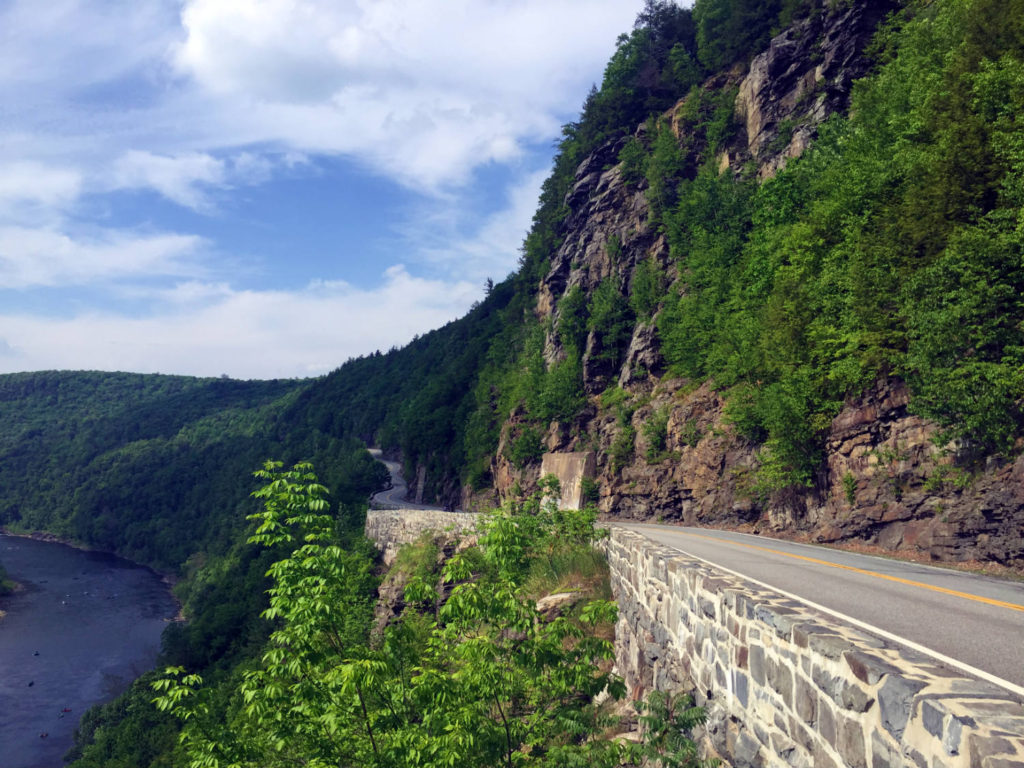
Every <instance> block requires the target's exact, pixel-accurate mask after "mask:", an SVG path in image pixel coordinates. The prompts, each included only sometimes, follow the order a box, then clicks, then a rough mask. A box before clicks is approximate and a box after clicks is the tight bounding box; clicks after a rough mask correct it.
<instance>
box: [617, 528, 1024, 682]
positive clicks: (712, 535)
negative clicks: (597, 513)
mask: <svg viewBox="0 0 1024 768" xmlns="http://www.w3.org/2000/svg"><path fill="white" fill-rule="evenodd" d="M612 524H613V525H614V526H618V527H621V528H625V529H628V530H631V531H635V532H636V533H639V534H642V535H643V536H646V537H647V538H649V539H651V540H652V541H655V542H658V543H659V544H665V545H667V546H670V547H673V548H674V549H678V550H679V551H680V552H683V553H684V554H687V555H689V556H691V557H695V558H698V559H700V560H703V561H705V562H708V563H711V564H713V565H716V566H718V567H720V568H724V569H726V570H729V571H732V572H733V573H736V574H738V575H740V576H744V577H746V578H747V579H750V580H753V581H756V582H758V583H760V584H761V585H762V586H766V587H770V588H771V589H774V590H775V591H778V592H783V593H786V594H787V595H788V596H790V597H794V598H796V599H798V600H801V601H802V602H804V603H806V604H808V605H810V606H812V607H814V608H818V609H822V610H825V611H826V612H828V613H831V614H832V615H835V616H838V617H840V618H842V619H844V620H847V621H852V623H855V624H858V625H860V626H861V627H862V628H866V629H869V630H872V631H875V632H876V633H877V634H881V635H883V636H885V637H888V638H889V639H890V640H895V641H897V642H900V643H902V644H903V645H907V646H909V647H913V648H916V649H917V650H919V651H925V652H927V653H929V654H930V655H932V656H935V657H937V658H939V659H940V661H943V662H944V663H946V664H947V665H950V666H954V667H957V668H959V669H960V670H961V671H966V672H968V673H971V674H975V675H977V676H979V677H982V678H983V679H987V680H989V681H990V682H994V683H996V684H998V685H1001V686H1002V687H1003V688H1006V689H1007V690H1010V691H1011V692H1013V693H1016V694H1017V695H1020V696H1022V697H1024V583H1020V582H1012V581H1003V580H1000V579H994V578H990V577H986V576H977V575H974V574H969V573H963V572H960V571H953V570H947V569H943V568H935V567H932V566H927V565H920V564H917V563H908V562H904V561H900V560H889V559H885V558H880V557H871V556H868V555H859V554H854V553H851V552H843V551H840V550H834V549H828V548H826V547H819V546H814V545H809V544H796V543H794V542H789V541H781V540H779V539H771V538H767V537H764V536H752V535H749V534H742V533H733V532H730V531H716V530H711V529H705V528H684V527H679V526H666V525H645V524H638V523H622V522H617V521H616V522H614V523H612Z"/></svg>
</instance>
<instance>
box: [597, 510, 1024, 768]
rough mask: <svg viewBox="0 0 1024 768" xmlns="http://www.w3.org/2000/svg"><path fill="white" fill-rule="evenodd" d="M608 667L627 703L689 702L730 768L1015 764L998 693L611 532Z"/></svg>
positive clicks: (1020, 753) (1022, 726) (1019, 759)
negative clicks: (658, 697) (677, 698)
mask: <svg viewBox="0 0 1024 768" xmlns="http://www.w3.org/2000/svg"><path fill="white" fill-rule="evenodd" d="M604 546H605V547H606V550H607V554H608V562H609V566H610V569H611V577H612V590H613V592H614V594H615V597H616V599H617V600H618V603H619V622H618V626H617V627H616V633H615V641H616V665H617V668H618V671H619V673H620V674H622V675H623V676H624V677H625V679H626V683H627V685H628V686H629V688H630V691H631V693H632V695H633V696H634V697H635V698H639V697H641V696H643V695H644V694H645V693H646V692H647V691H649V690H651V689H652V688H656V689H659V690H663V691H668V692H673V691H692V692H693V693H694V695H695V698H696V700H697V703H698V704H701V705H704V706H706V707H707V708H708V713H709V721H708V726H707V731H708V734H707V735H708V741H709V742H710V746H711V748H712V749H713V750H715V751H717V752H718V753H719V755H721V756H722V757H723V758H725V759H726V760H727V761H729V762H731V763H732V764H733V765H734V766H737V768H739V767H742V766H780V767H781V766H793V767H795V768H802V767H803V766H807V767H810V766H814V768H833V767H836V768H838V767H839V766H848V767H849V768H888V767H889V766H900V767H901V768H903V767H905V768H954V767H955V766H964V767H965V768H967V767H970V768H1010V766H1024V705H1022V703H1021V701H1020V700H1019V699H1016V698H1015V697H1013V696H1012V695H1011V694H1010V693H1008V692H1006V691H1004V690H1003V689H1001V688H999V687H997V686H995V685H993V684H990V683H986V682H981V681H978V680H976V679H973V678H969V677H966V676H963V675H962V674H961V673H959V672H956V671H955V670H951V669H948V668H944V667H942V666H940V665H939V664H938V663H937V662H935V661H934V660H932V659H931V658H929V657H927V656H925V655H923V654H919V653H916V652H913V651H910V650H907V649H903V648H899V647H897V646H895V645H894V644H892V643H889V642H885V641H882V640H880V639H878V638H875V637H872V636H871V635H869V634H867V633H866V632H864V631H862V630H859V629H857V628H855V627H853V626H848V625H844V624H843V623H842V622H839V621H838V620H836V619H834V618H832V617H829V616H825V615H823V614H820V613H817V612H815V611H813V610H812V609H810V608H807V607H805V606H803V605H802V604H800V603H798V602H795V601H793V600H789V599H787V598H784V597H782V596H781V595H778V594H776V593H773V592H771V591H768V590H766V589H763V588H760V587H758V586H757V585H755V584H752V583H750V582H747V581H745V580H743V579H741V578H739V577H736V576H732V575H730V574H727V573H725V572H724V571H717V570H716V569H714V568H712V567H710V566H708V565H706V564H704V563H702V562H700V561H697V560H693V559H691V558H688V557H686V556H684V555H681V554H680V553H679V552H677V551H676V550H673V549H671V548H668V547H663V546H661V545H658V544H655V543H653V542H651V541H649V540H647V539H645V538H643V537H642V536H640V535H638V534H635V533H633V532H631V531H626V530H624V529H621V528H612V535H611V537H610V539H609V540H608V541H607V542H606V544H605V545H604Z"/></svg>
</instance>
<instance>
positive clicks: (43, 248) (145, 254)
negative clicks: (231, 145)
mask: <svg viewBox="0 0 1024 768" xmlns="http://www.w3.org/2000/svg"><path fill="white" fill-rule="evenodd" d="M203 244H204V243H203V240H202V239H201V238H199V237H196V236H194V235H178V234H156V235H132V234H129V233H125V232H117V231H105V232H100V233H99V234H97V235H94V236H92V237H89V238H75V237H71V236H69V235H67V234H65V233H63V232H58V231H54V230H49V229H29V228H25V227H16V226H7V227H0V288H15V289H24V288H30V287H39V286H47V287H49V286H68V285H83V284H87V283H93V282H98V281H109V280H119V279H124V278H143V277H152V276H168V275H171V276H174V275H178V276H184V275H201V274H203V271H204V270H203V269H202V267H201V266H200V265H199V264H198V262H197V260H196V257H197V256H198V253H199V251H200V250H201V247H202V246H203Z"/></svg>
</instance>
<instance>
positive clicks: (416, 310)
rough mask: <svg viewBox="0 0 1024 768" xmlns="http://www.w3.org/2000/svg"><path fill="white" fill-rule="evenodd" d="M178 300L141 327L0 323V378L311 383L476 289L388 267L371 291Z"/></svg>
mask: <svg viewBox="0 0 1024 768" xmlns="http://www.w3.org/2000/svg"><path fill="white" fill-rule="evenodd" d="M178 293H179V295H178V296H177V298H178V299H179V301H172V302H169V303H168V304H167V305H165V306H163V307H162V308H161V309H160V310H158V311H157V312H155V313H154V314H153V315H151V316H149V317H145V318H133V317H125V316H122V315H118V314H112V313H101V312H90V313H85V314H81V315H79V316H76V317H74V318H72V319H49V318H40V317H35V316H29V315H17V314H7V315H0V327H2V328H3V329H4V337H5V339H6V340H7V341H8V347H7V348H6V349H4V350H0V370H2V371H16V370H33V369H40V368H62V369H100V370H128V371H138V372H172V371H173V372H175V373H187V374H193V375H199V376H216V375H220V374H221V373H227V374H229V375H231V376H233V377H238V378H275V377H278V378H279V377H292V376H310V375H317V374H321V373H325V372H327V371H329V370H331V369H333V368H336V367H337V366H338V365H339V364H340V363H341V362H342V361H344V360H345V359H347V358H348V357H352V356H356V355H360V354H365V353H367V352H369V351H372V350H374V349H382V350H387V349H389V348H390V347H392V346H396V345H401V344H405V343H406V342H408V340H409V339H410V338H411V337H412V336H413V335H414V334H416V333H422V332H423V331H424V329H427V328H434V327H438V326H440V325H442V324H444V323H445V322H447V321H449V320H453V319H455V318H456V317H458V316H459V315H461V314H463V313H464V312H465V311H466V309H467V308H468V307H469V305H470V304H471V303H472V301H473V300H474V299H476V298H478V297H479V294H480V288H479V287H478V286H476V285H471V284H469V283H466V282H461V281H458V282H446V281H439V280H424V279H421V278H416V277H413V276H412V275H410V274H409V273H408V271H406V270H405V269H404V268H403V267H393V268H391V269H389V270H388V271H387V272H386V273H385V275H384V281H383V283H382V285H381V286H380V287H378V288H376V289H373V290H359V289H356V288H353V287H351V286H349V285H347V284H345V283H339V282H329V281H327V282H315V283H314V284H311V285H310V286H309V287H307V288H306V289H304V290H300V291H291V292H289V291H234V290H231V289H229V288H227V287H226V286H224V285H212V286H203V285H201V284H199V283H186V284H184V285H182V286H180V287H179V289H178ZM166 298H170V296H167V297H166Z"/></svg>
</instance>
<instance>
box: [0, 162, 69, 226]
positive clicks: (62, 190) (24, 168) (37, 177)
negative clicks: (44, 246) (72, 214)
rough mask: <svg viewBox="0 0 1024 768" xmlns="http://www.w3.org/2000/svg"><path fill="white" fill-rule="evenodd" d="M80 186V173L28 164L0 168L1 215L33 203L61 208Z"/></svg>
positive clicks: (40, 164)
mask: <svg viewBox="0 0 1024 768" xmlns="http://www.w3.org/2000/svg"><path fill="white" fill-rule="evenodd" d="M81 186H82V177H81V174H80V173H79V172H78V171H76V170H74V169H71V168H59V167H52V166H48V165H44V164H43V163H38V162H33V161H31V160H28V161H20V162H12V163H5V164H3V165H0V214H2V213H3V212H4V211H5V210H6V209H7V207H8V206H11V205H18V204H26V203H27V204H33V205H42V206H46V207H54V208H60V207H64V206H66V205H68V204H69V203H71V202H73V201H74V200H75V199H76V198H77V197H78V193H79V191H80V189H81Z"/></svg>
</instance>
